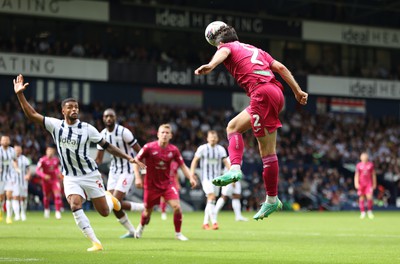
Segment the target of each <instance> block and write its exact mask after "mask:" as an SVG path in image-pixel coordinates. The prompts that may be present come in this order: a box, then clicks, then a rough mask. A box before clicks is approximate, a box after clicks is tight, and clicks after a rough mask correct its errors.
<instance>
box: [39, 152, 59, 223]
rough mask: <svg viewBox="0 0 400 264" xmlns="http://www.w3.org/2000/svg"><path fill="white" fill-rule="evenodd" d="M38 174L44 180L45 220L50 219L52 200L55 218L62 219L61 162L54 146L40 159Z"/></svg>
mask: <svg viewBox="0 0 400 264" xmlns="http://www.w3.org/2000/svg"><path fill="white" fill-rule="evenodd" d="M36 174H37V175H38V176H39V177H40V178H41V179H42V192H43V206H44V218H49V217H50V200H51V198H52V197H53V198H54V200H53V201H54V207H55V209H56V212H55V217H56V219H57V220H60V219H61V207H62V199H61V185H60V181H61V172H60V160H59V159H58V158H57V157H56V149H55V147H54V146H48V147H47V148H46V155H44V156H43V157H41V158H40V159H39V162H38V163H37V166H36Z"/></svg>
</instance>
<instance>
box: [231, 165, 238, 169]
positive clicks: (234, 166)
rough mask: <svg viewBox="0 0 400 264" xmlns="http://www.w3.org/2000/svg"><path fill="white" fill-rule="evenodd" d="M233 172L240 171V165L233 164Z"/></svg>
mask: <svg viewBox="0 0 400 264" xmlns="http://www.w3.org/2000/svg"><path fill="white" fill-rule="evenodd" d="M231 170H240V165H239V164H233V165H232V166H231Z"/></svg>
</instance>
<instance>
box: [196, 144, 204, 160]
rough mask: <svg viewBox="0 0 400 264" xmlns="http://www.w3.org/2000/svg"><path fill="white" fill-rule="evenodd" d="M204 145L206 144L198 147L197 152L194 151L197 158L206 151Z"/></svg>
mask: <svg viewBox="0 0 400 264" xmlns="http://www.w3.org/2000/svg"><path fill="white" fill-rule="evenodd" d="M204 146H205V145H201V146H200V147H198V148H197V150H196V152H195V153H194V156H195V157H196V158H201V156H202V155H203V152H204Z"/></svg>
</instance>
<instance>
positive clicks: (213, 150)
mask: <svg viewBox="0 0 400 264" xmlns="http://www.w3.org/2000/svg"><path fill="white" fill-rule="evenodd" d="M199 162H200V175H201V185H202V186H203V191H204V193H205V194H206V197H207V204H206V208H205V209H204V220H203V229H205V230H210V229H211V228H212V229H213V230H217V229H218V228H219V226H218V222H217V218H218V211H216V210H215V201H216V197H217V195H218V193H219V187H217V186H215V185H213V184H212V182H211V181H212V180H214V179H215V178H216V177H218V176H219V175H221V172H222V164H224V165H225V167H226V168H228V169H229V167H230V166H229V162H228V159H227V155H226V150H225V149H224V147H223V146H221V145H219V144H218V134H217V131H215V130H210V131H208V133H207V144H203V145H201V146H199V147H198V148H197V150H196V153H195V154H194V158H193V160H192V163H191V165H190V173H191V175H192V177H195V170H196V168H197V165H198V164H199ZM209 220H210V221H211V224H212V227H210V225H209Z"/></svg>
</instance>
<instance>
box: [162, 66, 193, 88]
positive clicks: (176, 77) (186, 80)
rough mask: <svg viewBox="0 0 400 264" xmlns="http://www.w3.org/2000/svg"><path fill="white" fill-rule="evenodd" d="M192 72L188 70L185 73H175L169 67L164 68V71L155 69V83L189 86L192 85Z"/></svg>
mask: <svg viewBox="0 0 400 264" xmlns="http://www.w3.org/2000/svg"><path fill="white" fill-rule="evenodd" d="M192 75H193V72H192V71H191V69H190V68H187V69H186V71H185V70H184V71H178V70H177V71H175V70H172V69H171V67H169V66H168V67H166V68H165V69H161V68H158V69H157V83H162V84H180V85H190V84H192Z"/></svg>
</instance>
